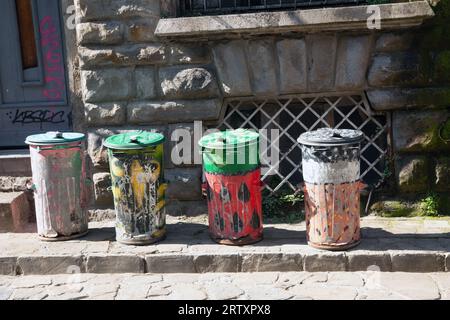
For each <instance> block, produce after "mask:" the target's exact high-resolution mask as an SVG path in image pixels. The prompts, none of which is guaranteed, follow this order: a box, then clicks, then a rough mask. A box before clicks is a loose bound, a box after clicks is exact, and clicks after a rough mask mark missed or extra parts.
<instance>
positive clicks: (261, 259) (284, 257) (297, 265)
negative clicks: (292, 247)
mask: <svg viewBox="0 0 450 320" xmlns="http://www.w3.org/2000/svg"><path fill="white" fill-rule="evenodd" d="M241 271H242V272H290V271H292V272H298V271H303V258H302V256H301V255H300V254H295V253H294V254H289V253H248V254H243V255H242V267H241Z"/></svg>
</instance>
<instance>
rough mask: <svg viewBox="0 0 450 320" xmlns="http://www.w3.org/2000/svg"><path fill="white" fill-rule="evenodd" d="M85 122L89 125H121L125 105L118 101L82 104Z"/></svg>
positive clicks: (124, 116) (124, 114) (123, 120)
mask: <svg viewBox="0 0 450 320" xmlns="http://www.w3.org/2000/svg"><path fill="white" fill-rule="evenodd" d="M84 111H85V114H86V122H87V123H88V124H89V125H90V126H102V125H112V126H114V125H122V124H124V123H125V120H126V114H127V113H126V106H124V104H120V103H103V104H90V103H86V104H85V106H84Z"/></svg>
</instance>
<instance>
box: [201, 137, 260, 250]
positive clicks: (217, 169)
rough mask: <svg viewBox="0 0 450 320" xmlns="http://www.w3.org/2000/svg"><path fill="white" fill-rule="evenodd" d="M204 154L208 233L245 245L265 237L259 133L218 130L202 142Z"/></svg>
mask: <svg viewBox="0 0 450 320" xmlns="http://www.w3.org/2000/svg"><path fill="white" fill-rule="evenodd" d="M199 145H200V147H201V148H202V154H203V167H204V175H205V178H206V194H207V201H208V215H209V233H210V236H211V238H212V240H214V241H215V242H218V243H220V244H225V245H245V244H251V243H255V242H258V241H260V240H261V239H262V236H263V219H262V200H261V168H260V159H259V134H258V133H256V132H254V131H250V130H245V129H238V130H228V131H223V132H215V133H212V134H209V135H207V136H205V137H203V138H202V139H201V140H200V141H199Z"/></svg>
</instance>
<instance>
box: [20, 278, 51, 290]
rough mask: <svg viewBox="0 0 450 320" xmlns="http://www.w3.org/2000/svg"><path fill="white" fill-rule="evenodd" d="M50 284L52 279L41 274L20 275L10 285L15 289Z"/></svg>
mask: <svg viewBox="0 0 450 320" xmlns="http://www.w3.org/2000/svg"><path fill="white" fill-rule="evenodd" d="M50 284H52V279H51V278H49V277H42V276H21V277H18V278H16V279H15V280H14V282H13V283H12V287H13V288H15V289H29V288H34V287H40V286H48V285H50Z"/></svg>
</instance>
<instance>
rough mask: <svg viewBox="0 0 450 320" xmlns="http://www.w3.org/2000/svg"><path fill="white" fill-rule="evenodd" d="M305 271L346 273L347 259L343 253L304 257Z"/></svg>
mask: <svg viewBox="0 0 450 320" xmlns="http://www.w3.org/2000/svg"><path fill="white" fill-rule="evenodd" d="M303 261H304V270H305V271H308V272H317V271H346V269H347V259H346V256H345V254H343V253H319V254H311V255H306V256H305V257H304V260H303Z"/></svg>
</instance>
